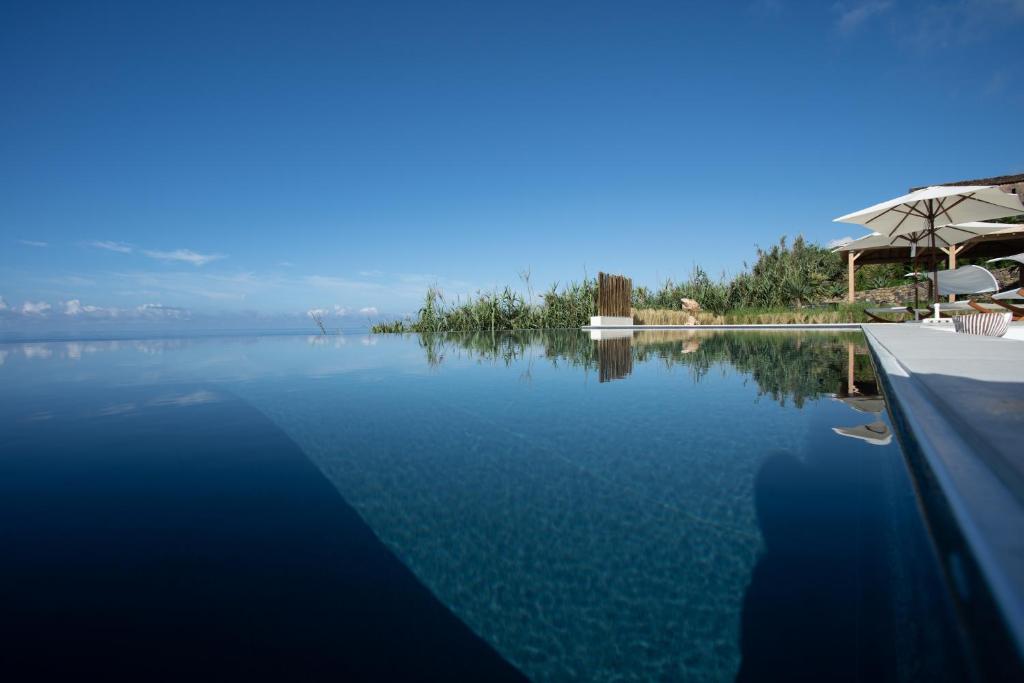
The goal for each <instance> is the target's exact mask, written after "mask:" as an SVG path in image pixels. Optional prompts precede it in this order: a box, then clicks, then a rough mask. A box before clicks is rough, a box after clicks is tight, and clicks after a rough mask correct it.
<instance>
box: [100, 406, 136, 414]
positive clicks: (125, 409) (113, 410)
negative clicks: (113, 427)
mask: <svg viewBox="0 0 1024 683" xmlns="http://www.w3.org/2000/svg"><path fill="white" fill-rule="evenodd" d="M135 409H136V405H135V404H134V403H115V404H114V405H110V406H107V407H106V408H101V409H100V415H124V414H125V413H130V412H132V411H134V410H135Z"/></svg>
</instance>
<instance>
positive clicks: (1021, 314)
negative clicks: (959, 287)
mask: <svg viewBox="0 0 1024 683" xmlns="http://www.w3.org/2000/svg"><path fill="white" fill-rule="evenodd" d="M996 261H1015V262H1017V264H1019V266H1020V269H1021V270H1022V271H1024V252H1022V253H1020V254H1014V255H1013V256H1000V257H999V258H994V259H989V261H988V262H989V263H994V262H996ZM1015 299H1024V278H1022V279H1021V282H1020V285H1018V286H1017V287H1011V288H1010V289H1007V290H1005V291H1003V292H999V293H998V294H993V295H992V301H993V303H995V304H997V305H999V306H1002V307H1003V309H1004V310H1007V311H1009V312H1010V313H1013V319H1014V320H1024V307H1022V306H1020V305H1015V304H1011V303H1009V302H1010V301H1013V300H1015Z"/></svg>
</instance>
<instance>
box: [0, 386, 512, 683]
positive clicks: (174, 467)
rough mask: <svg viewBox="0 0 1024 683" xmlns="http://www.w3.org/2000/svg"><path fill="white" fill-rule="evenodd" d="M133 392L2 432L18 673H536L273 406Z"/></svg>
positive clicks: (10, 660) (1, 510)
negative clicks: (101, 411) (433, 575)
mask: <svg viewBox="0 0 1024 683" xmlns="http://www.w3.org/2000/svg"><path fill="white" fill-rule="evenodd" d="M131 391H134V392H135V394H136V395H135V396H133V397H129V398H127V399H126V397H125V393H126V391H125V390H123V389H121V390H118V392H117V396H116V399H117V403H118V405H121V406H142V407H141V408H139V407H133V408H130V409H128V408H126V409H125V410H123V411H120V412H117V414H108V415H97V414H96V413H93V415H92V416H91V417H86V416H83V415H82V414H81V410H82V406H87V405H92V406H99V405H103V404H104V403H103V401H102V400H101V397H97V396H90V397H88V398H86V397H82V396H79V397H77V400H76V398H75V397H63V398H60V399H57V400H58V401H59V403H58V404H57V405H53V404H52V402H51V403H49V404H47V405H46V406H35V407H32V406H26V407H24V409H23V410H21V411H20V412H21V413H22V415H26V414H29V413H32V412H33V410H35V409H36V408H44V410H42V411H41V412H40V411H36V412H37V414H38V415H41V416H43V417H41V418H40V419H38V420H34V421H26V420H24V419H22V420H11V421H9V422H8V421H7V420H4V422H5V424H2V425H0V435H2V436H0V452H2V453H3V457H2V458H0V519H3V520H4V523H3V525H2V526H0V543H2V547H3V548H4V561H3V563H2V565H0V604H2V605H3V612H4V615H3V620H2V626H0V639H2V642H3V653H2V655H0V672H2V673H3V675H4V678H5V679H6V680H13V679H14V678H19V679H20V678H31V679H34V680H41V679H44V678H52V677H55V676H58V675H69V674H70V675H74V676H75V677H76V678H79V679H89V678H102V679H105V680H110V679H112V678H133V679H136V680H153V679H154V678H162V679H179V680H180V679H186V680H187V679H196V678H201V679H211V678H216V677H227V678H230V679H232V680H236V679H239V678H243V677H253V676H255V677H259V678H280V679H286V680H310V679H317V680H318V679H323V678H331V679H334V680H480V681H483V680H487V681H495V680H520V679H522V676H521V675H520V674H519V673H518V672H517V671H516V670H515V669H514V668H513V667H512V666H511V665H509V664H508V663H507V662H505V661H504V660H503V659H502V658H501V657H500V656H499V655H498V654H497V653H496V652H495V651H494V650H493V649H492V648H491V647H490V646H489V645H488V644H486V643H485V642H484V641H482V640H481V639H479V638H478V637H476V636H475V635H474V634H473V633H472V632H471V631H470V630H469V629H468V627H466V626H465V625H464V624H463V623H462V622H461V621H459V620H458V619H457V618H456V617H455V616H454V615H453V614H452V613H451V612H450V611H449V610H448V609H447V608H446V607H444V606H443V605H442V604H441V603H440V602H439V601H438V600H437V599H436V598H434V596H433V595H432V594H431V593H430V592H429V591H428V590H427V589H426V588H425V587H424V586H423V585H422V584H421V583H420V582H419V581H418V580H417V579H416V578H415V577H414V576H413V574H412V573H411V572H410V571H409V570H408V569H407V568H406V567H405V566H404V565H403V564H402V563H401V562H399V561H398V560H397V559H396V558H395V557H394V556H393V555H392V554H391V552H390V551H389V550H388V549H387V548H385V547H384V546H383V544H381V542H380V541H379V540H378V539H377V538H376V536H375V535H374V534H373V533H372V531H371V530H370V529H369V527H368V526H367V525H366V524H365V523H364V522H363V521H362V520H361V519H360V517H359V516H358V515H357V514H356V513H355V511H354V510H353V509H352V508H351V507H350V506H349V505H348V504H346V503H345V502H344V501H343V500H342V499H341V498H340V497H339V496H338V494H337V492H336V491H335V489H334V488H333V487H332V486H331V485H330V484H329V483H328V482H327V480H326V479H324V478H323V476H321V474H320V472H319V471H318V470H317V469H316V468H314V467H313V466H312V465H311V464H310V463H309V462H308V461H307V460H306V458H305V457H304V455H303V454H302V452H301V451H300V450H299V449H298V447H297V446H296V445H295V444H294V443H293V442H291V441H290V440H289V439H288V438H287V437H286V436H285V435H284V434H283V433H282V432H281V431H280V430H279V429H277V427H276V426H274V425H273V424H272V423H271V422H270V421H269V420H268V419H267V418H266V417H264V416H263V415H262V414H260V413H258V412H257V411H255V410H254V409H252V408H251V407H249V406H247V405H245V404H244V403H242V402H240V401H237V400H234V399H232V398H230V397H227V396H223V395H215V394H211V393H209V392H205V393H202V392H201V394H202V395H203V396H206V397H209V396H213V397H214V398H213V400H210V401H208V402H207V401H192V402H191V403H189V402H188V401H184V402H180V401H179V402H174V401H169V402H168V401H163V402H161V401H160V400H156V401H154V400H153V397H152V395H145V394H143V392H142V391H141V390H131ZM187 395H189V394H186V396H187ZM191 395H192V396H196V395H199V394H195V393H193V394H191ZM75 411H78V414H77V415H76V414H75ZM47 415H50V416H54V417H49V418H47V417H45V416H47Z"/></svg>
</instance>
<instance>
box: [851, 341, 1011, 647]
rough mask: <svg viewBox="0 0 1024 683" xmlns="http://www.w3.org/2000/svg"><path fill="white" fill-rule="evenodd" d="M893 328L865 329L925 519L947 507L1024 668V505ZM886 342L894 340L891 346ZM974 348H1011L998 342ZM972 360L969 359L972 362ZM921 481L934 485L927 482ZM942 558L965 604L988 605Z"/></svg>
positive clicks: (952, 559)
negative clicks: (899, 345)
mask: <svg viewBox="0 0 1024 683" xmlns="http://www.w3.org/2000/svg"><path fill="white" fill-rule="evenodd" d="M901 327H902V326H901ZM887 328H888V326H885V325H870V324H867V325H863V326H862V329H863V331H864V336H865V339H866V340H867V342H868V347H869V349H870V351H871V355H872V360H873V362H874V364H875V367H876V370H877V372H878V375H879V379H880V380H881V382H880V383H881V386H882V389H883V392H884V393H885V395H886V399H887V400H886V402H887V405H888V407H889V410H890V414H891V416H892V418H893V426H894V427H895V430H896V432H897V435H898V436H899V437H900V440H901V444H903V445H904V454H905V456H906V457H907V458H908V460H909V461H910V462H909V463H908V464H909V465H910V466H911V469H912V470H913V471H914V474H915V478H916V479H918V481H917V482H916V483H917V486H918V493H919V495H920V496H921V497H922V500H921V503H922V505H923V506H924V508H925V511H926V513H927V512H928V509H929V507H931V508H932V509H933V512H934V507H935V505H936V503H938V504H939V505H941V506H942V507H943V508H944V509H943V510H942V511H941V512H940V513H938V516H939V517H946V518H948V521H949V523H950V525H951V526H953V527H955V529H952V530H950V532H951V533H952V534H954V535H957V536H958V539H957V540H958V541H959V542H960V543H962V545H963V546H964V548H965V550H966V552H967V553H968V554H969V558H967V559H968V560H969V561H973V564H974V567H972V568H971V569H975V568H976V571H977V573H978V574H979V575H980V578H981V581H982V583H983V588H984V589H986V590H987V591H988V593H989V597H990V598H991V602H992V603H994V607H995V609H996V610H997V611H998V613H999V615H1000V617H1001V620H1002V622H1003V626H1004V628H1005V630H1006V631H1007V634H1006V635H1007V636H1008V639H1009V640H1010V641H1012V645H1011V647H1012V648H1014V649H1015V650H1016V653H1017V656H1018V659H1019V660H1021V661H1024V506H1022V505H1021V504H1020V501H1019V500H1018V498H1017V497H1016V496H1015V494H1014V492H1013V491H1012V490H1011V489H1010V487H1009V484H1007V483H1005V482H1004V481H1003V480H1002V479H1001V478H1000V477H999V475H998V474H997V472H996V471H994V470H993V468H992V467H991V466H990V464H989V463H988V459H987V458H986V455H985V453H983V452H982V451H981V450H980V447H981V445H982V442H983V440H982V439H979V438H977V437H978V435H977V433H975V432H974V430H966V429H965V428H964V425H965V423H969V421H968V420H967V418H965V416H963V415H957V414H956V413H955V412H954V411H953V408H952V406H949V405H948V404H947V403H946V401H945V400H944V399H943V397H942V396H940V395H937V394H936V392H935V390H934V389H933V388H930V387H929V386H928V382H927V381H926V380H925V379H923V378H922V377H919V376H917V375H916V374H915V372H914V371H913V370H911V369H910V368H909V367H908V364H909V365H912V364H913V360H914V359H908V358H907V353H906V350H905V349H904V352H903V356H904V358H903V360H902V361H901V359H900V351H899V350H896V349H893V348H890V345H893V340H894V339H895V337H894V335H895V334H896V331H895V330H893V331H892V332H889V331H886V330H887ZM917 333H918V334H925V335H939V336H937V337H935V338H930V337H928V338H925V337H922V339H927V341H928V342H934V343H938V344H943V343H944V338H945V339H949V341H953V339H955V338H954V337H953V336H952V335H950V336H949V337H947V336H946V335H941V334H940V333H938V332H935V331H928V330H923V329H922V330H919V331H918V332H917ZM899 334H905V332H903V331H901V332H899ZM887 336H888V337H890V339H888V340H887V339H886V338H885V337H887ZM956 337H960V339H959V341H958V343H961V344H962V342H964V341H965V340H964V339H963V337H962V335H956ZM887 341H888V342H889V344H887V343H886V342H887ZM972 341H979V342H980V341H984V342H999V343H1007V342H1006V341H1004V340H992V339H986V340H972ZM922 346H925V345H924V344H922ZM968 360H969V359H968V358H964V362H965V363H967V362H968ZM949 374H950V375H951V376H952V377H954V378H959V379H960V380H962V381H963V382H965V383H966V382H967V381H968V380H970V379H972V378H970V376H969V375H970V371H969V370H961V371H960V372H957V371H956V370H955V369H953V370H950V372H949ZM1011 386H1012V385H1011ZM965 388H967V387H965ZM968 390H969V389H968ZM969 431H970V432H971V433H968V432H969ZM972 437H973V438H972ZM915 460H917V461H918V462H914V461H915ZM922 478H926V479H927V481H921V479H922ZM933 489H934V490H935V493H937V494H938V496H939V497H941V500H940V501H929V500H927V499H926V498H927V497H928V495H929V494H930V493H931V492H932V490H933ZM933 516H934V515H933ZM939 533H942V532H941V530H940V531H939ZM942 559H943V563H944V565H945V567H946V571H947V573H948V574H950V579H951V583H952V584H953V586H952V588H953V589H954V590H956V591H957V592H958V593H960V597H961V598H962V599H963V600H965V601H967V600H968V598H970V597H975V598H978V600H975V602H978V601H979V600H980V601H981V602H984V597H979V596H970V592H969V588H968V587H967V586H965V585H964V581H965V580H966V579H964V576H963V571H965V570H963V569H962V568H961V567H960V563H961V561H962V559H963V558H958V557H957V556H956V553H955V552H952V553H950V554H949V555H948V556H946V557H944V558H942ZM958 574H960V575H959V576H958ZM974 616H976V615H974ZM969 620H970V619H969ZM981 621H983V620H981ZM976 635H980V634H976ZM985 635H986V636H988V635H990V634H985Z"/></svg>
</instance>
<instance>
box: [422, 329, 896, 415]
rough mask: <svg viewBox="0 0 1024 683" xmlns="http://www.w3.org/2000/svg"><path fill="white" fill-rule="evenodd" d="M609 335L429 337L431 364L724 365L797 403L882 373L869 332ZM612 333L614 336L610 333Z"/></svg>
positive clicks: (864, 385) (602, 370) (871, 386)
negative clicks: (870, 351)
mask: <svg viewBox="0 0 1024 683" xmlns="http://www.w3.org/2000/svg"><path fill="white" fill-rule="evenodd" d="M612 332H613V334H612V335H611V337H610V338H601V337H600V336H598V335H599V333H595V332H591V333H590V335H587V334H580V333H577V332H575V331H573V332H535V331H518V332H507V333H489V332H478V333H468V334H446V335H421V336H419V337H418V339H419V342H420V345H421V346H422V347H423V349H424V351H425V353H426V358H427V362H428V363H429V364H430V365H431V366H439V365H440V364H441V363H442V362H443V361H444V358H445V357H446V356H448V355H451V354H464V355H466V356H467V357H469V358H473V359H476V360H479V361H482V362H501V363H504V364H505V365H512V364H514V363H516V362H518V361H521V360H523V359H526V358H535V357H536V356H537V353H538V352H540V356H541V357H543V358H545V359H547V360H548V361H549V362H551V363H553V364H558V363H559V362H567V363H569V364H571V365H573V366H576V367H581V368H584V369H587V370H596V371H598V373H599V376H600V377H601V378H602V380H603V381H609V380H613V379H623V378H625V377H627V376H628V375H629V374H630V373H631V372H632V368H633V363H634V362H636V363H647V362H651V361H658V362H660V363H661V364H662V365H664V366H665V367H666V368H672V367H674V366H677V365H678V366H684V367H686V368H687V369H688V370H689V372H690V376H691V377H692V378H693V381H694V383H700V381H701V380H702V379H703V378H704V377H705V376H706V375H707V374H708V372H709V371H710V370H711V368H712V367H714V366H716V365H722V364H728V365H729V366H731V367H733V368H735V369H736V370H737V371H739V372H741V373H743V374H747V375H749V376H750V377H751V378H752V379H753V380H754V381H755V382H756V383H757V386H758V387H759V389H760V392H761V394H763V395H767V396H770V397H771V398H772V399H774V400H776V401H779V402H780V403H782V404H783V405H785V403H786V401H787V400H789V401H792V402H793V404H794V405H795V406H796V407H798V408H799V407H802V406H803V404H804V402H805V401H806V400H808V399H811V398H818V397H820V396H822V395H826V394H827V395H833V394H834V395H836V396H840V397H842V396H847V395H848V394H861V393H865V392H869V393H871V394H872V395H877V386H876V384H875V380H874V370H873V369H872V367H871V361H870V359H869V357H868V355H867V347H866V345H865V342H864V336H863V334H862V333H861V332H859V331H857V332H816V331H808V332H787V331H782V332H777V331H742V332H736V331H685V332H677V331H671V330H670V331H660V330H645V331H639V332H635V333H634V332H632V331H626V332H625V334H622V335H621V336H620V335H616V334H615V333H616V332H620V331H612ZM604 334H608V332H605V333H604Z"/></svg>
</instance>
